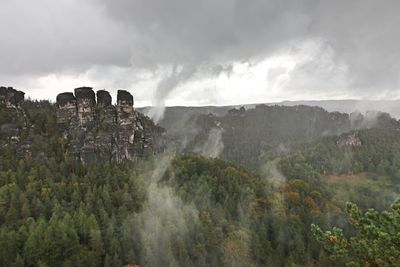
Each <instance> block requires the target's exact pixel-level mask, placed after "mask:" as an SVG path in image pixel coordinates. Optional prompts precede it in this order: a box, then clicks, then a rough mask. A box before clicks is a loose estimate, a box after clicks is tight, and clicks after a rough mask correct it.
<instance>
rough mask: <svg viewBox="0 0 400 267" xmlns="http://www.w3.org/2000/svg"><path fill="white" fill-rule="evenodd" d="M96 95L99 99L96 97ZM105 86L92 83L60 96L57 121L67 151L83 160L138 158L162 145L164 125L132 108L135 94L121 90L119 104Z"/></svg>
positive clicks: (153, 151)
mask: <svg viewBox="0 0 400 267" xmlns="http://www.w3.org/2000/svg"><path fill="white" fill-rule="evenodd" d="M96 97H97V101H96ZM111 102H112V101H111V95H110V93H109V92H107V91H105V90H99V91H97V94H95V93H94V91H93V90H92V88H90V87H80V88H76V89H75V94H72V93H70V92H67V93H61V94H59V95H58V96H57V107H58V108H57V124H58V125H59V127H60V129H61V131H62V132H63V134H64V138H65V139H66V141H67V144H68V153H69V154H70V155H71V156H73V157H74V158H76V159H78V160H81V161H82V162H83V163H89V162H92V161H102V160H117V161H123V160H135V159H137V158H141V157H145V156H148V155H150V154H154V153H157V152H160V151H161V150H162V149H163V140H162V139H163V138H162V134H163V132H164V129H163V128H161V127H159V126H157V125H155V124H154V122H153V121H152V120H151V119H150V118H148V117H146V116H144V115H143V114H141V113H139V112H137V111H136V110H135V109H134V108H133V96H132V95H131V94H130V93H129V92H127V91H125V90H118V94H117V105H116V106H114V105H112V104H111Z"/></svg>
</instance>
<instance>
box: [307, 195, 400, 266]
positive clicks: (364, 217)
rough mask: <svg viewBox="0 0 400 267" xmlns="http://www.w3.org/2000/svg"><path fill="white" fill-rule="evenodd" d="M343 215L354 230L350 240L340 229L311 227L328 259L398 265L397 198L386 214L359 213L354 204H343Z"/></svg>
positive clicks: (399, 223) (399, 214) (351, 263)
mask: <svg viewBox="0 0 400 267" xmlns="http://www.w3.org/2000/svg"><path fill="white" fill-rule="evenodd" d="M347 213H348V215H349V218H350V222H351V224H352V225H353V226H354V228H355V235H354V236H352V237H346V235H345V234H344V232H343V230H342V229H340V228H336V227H334V228H333V229H332V230H331V231H323V230H321V228H320V227H319V226H317V225H315V224H312V225H311V228H312V231H313V234H314V236H315V238H316V239H317V240H318V241H319V242H321V243H322V245H323V247H324V249H326V250H327V252H328V253H329V254H330V258H331V259H332V260H334V261H335V262H336V263H338V262H341V263H346V265H347V266H399V265H400V250H399V248H400V199H398V200H397V201H396V202H394V204H393V205H392V206H391V210H390V211H383V212H378V211H376V210H374V209H369V210H368V211H366V212H365V213H362V212H361V211H360V210H359V208H358V207H357V205H355V204H353V203H347Z"/></svg>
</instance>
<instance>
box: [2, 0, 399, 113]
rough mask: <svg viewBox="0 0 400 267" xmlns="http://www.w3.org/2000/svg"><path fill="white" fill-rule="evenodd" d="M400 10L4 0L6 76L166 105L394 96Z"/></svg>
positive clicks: (40, 92) (390, 3)
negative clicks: (121, 91) (124, 93)
mask: <svg viewBox="0 0 400 267" xmlns="http://www.w3.org/2000/svg"><path fill="white" fill-rule="evenodd" d="M399 11H400V2H398V1H395V0H383V1H374V0H353V1H346V0H337V1H329V0H321V1H311V0H252V1H245V0H219V1H215V0H202V1H191V0H169V1H164V0H146V1H145V0H113V1H111V0H84V1H78V0H60V1H51V0H39V1H22V0H3V1H1V3H0V33H1V35H0V58H1V62H0V79H1V80H2V83H4V85H14V86H16V87H17V86H18V87H19V89H21V90H25V91H27V93H28V95H32V96H33V97H41V96H49V95H51V96H52V95H55V94H56V93H58V92H60V91H62V90H66V89H68V90H71V89H72V88H67V87H69V86H75V85H77V86H79V85H82V83H83V84H86V85H91V86H94V87H95V88H102V87H107V88H110V89H112V90H113V89H117V88H121V87H124V88H125V89H129V90H132V91H133V93H134V94H135V97H136V98H137V101H139V103H142V104H155V105H160V106H163V105H165V104H166V103H167V104H185V103H186V104H187V103H190V104H193V99H196V100H197V103H198V104H219V105H221V104H232V103H237V104H238V103H242V102H247V103H248V102H262V101H265V102H270V101H271V100H272V101H274V100H283V99H290V100H294V99H300V98H301V99H332V98H357V97H361V98H371V99H375V98H380V99H382V98H386V99H392V98H397V97H399V93H400V90H399V89H400V88H399V81H400V80H399V78H400V75H399V74H400V65H399V64H400V63H399V62H400V54H399V52H398V47H400V28H399V27H398V25H399V23H400V16H398V13H399ZM177 69H178V70H180V71H176V70H177ZM182 70H183V72H181V71H182ZM186 70H189V71H188V72H186ZM171 73H172V74H171ZM88 83H89V84H88ZM210 92H212V93H211V94H210ZM210 95H212V97H210ZM189 97H190V99H189ZM204 99H206V100H204ZM165 101H166V102H165ZM168 101H169V102H168ZM194 104H196V101H194Z"/></svg>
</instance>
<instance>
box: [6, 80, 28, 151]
mask: <svg viewBox="0 0 400 267" xmlns="http://www.w3.org/2000/svg"><path fill="white" fill-rule="evenodd" d="M24 95H25V93H24V92H21V91H18V90H15V89H14V88H12V87H0V109H1V111H3V112H4V114H6V115H7V117H8V118H9V119H8V120H7V121H4V122H0V137H1V138H0V146H3V145H5V144H7V143H14V144H16V143H19V142H20V137H21V133H22V131H23V130H24V129H25V128H26V115H25V112H24V110H23V108H22V107H21V104H22V102H23V101H24Z"/></svg>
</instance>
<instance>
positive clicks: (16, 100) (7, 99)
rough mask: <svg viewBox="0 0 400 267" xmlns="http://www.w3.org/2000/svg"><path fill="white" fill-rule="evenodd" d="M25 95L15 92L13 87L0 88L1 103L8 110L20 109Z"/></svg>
mask: <svg viewBox="0 0 400 267" xmlns="http://www.w3.org/2000/svg"><path fill="white" fill-rule="evenodd" d="M24 96H25V93H24V92H22V91H18V90H15V89H14V88H12V87H3V86H1V87H0V103H2V104H4V105H5V106H6V107H7V108H18V107H19V105H20V104H21V102H23V101H24Z"/></svg>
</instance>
